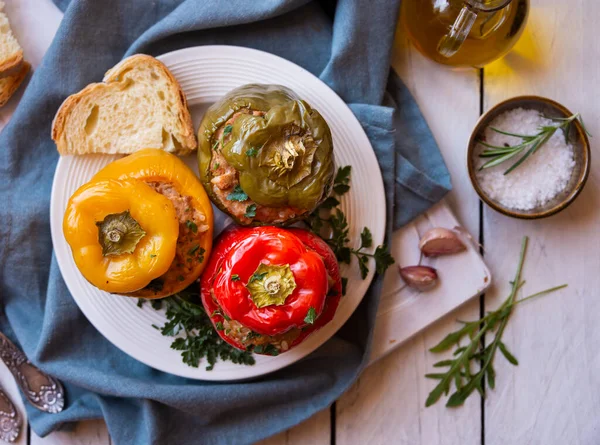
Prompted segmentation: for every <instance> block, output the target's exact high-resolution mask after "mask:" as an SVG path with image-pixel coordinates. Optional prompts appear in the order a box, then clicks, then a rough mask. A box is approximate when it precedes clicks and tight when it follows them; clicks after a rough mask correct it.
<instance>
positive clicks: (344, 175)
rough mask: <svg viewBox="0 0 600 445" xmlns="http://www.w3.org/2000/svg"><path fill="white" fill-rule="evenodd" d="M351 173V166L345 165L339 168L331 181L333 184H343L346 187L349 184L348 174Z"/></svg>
mask: <svg viewBox="0 0 600 445" xmlns="http://www.w3.org/2000/svg"><path fill="white" fill-rule="evenodd" d="M351 173H352V166H351V165H346V166H345V167H340V168H338V170H337V173H336V174H335V178H334V179H333V183H334V184H336V185H337V184H344V185H348V184H349V183H350V174H351Z"/></svg>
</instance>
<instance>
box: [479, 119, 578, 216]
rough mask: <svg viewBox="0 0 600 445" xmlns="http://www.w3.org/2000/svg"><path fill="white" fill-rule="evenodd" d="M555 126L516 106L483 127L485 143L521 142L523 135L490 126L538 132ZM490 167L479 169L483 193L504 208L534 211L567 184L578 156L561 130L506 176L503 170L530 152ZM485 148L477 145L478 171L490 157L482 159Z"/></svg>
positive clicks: (549, 121)
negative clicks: (520, 136) (515, 134)
mask: <svg viewBox="0 0 600 445" xmlns="http://www.w3.org/2000/svg"><path fill="white" fill-rule="evenodd" d="M545 125H553V126H554V125H556V122H553V121H551V120H550V119H547V118H545V117H544V116H542V115H541V114H540V113H539V111H536V110H526V109H523V108H515V109H513V110H509V111H506V112H504V113H502V114H501V115H499V116H498V117H496V118H495V119H494V120H492V121H491V122H490V124H489V126H488V127H487V128H486V129H485V130H484V133H483V137H484V140H485V142H486V143H488V144H490V145H496V146H499V147H503V146H505V144H508V145H510V146H514V145H518V144H521V143H522V140H521V138H518V137H514V136H507V135H504V134H501V133H498V132H496V131H494V130H492V129H491V128H490V127H494V128H497V129H499V130H503V131H507V132H509V133H517V134H523V135H532V136H533V135H536V134H537V133H538V132H539V129H540V127H542V126H545ZM528 148H529V147H527V148H526V149H525V150H524V151H523V153H522V154H519V155H517V156H515V157H514V158H511V159H510V160H508V161H506V162H503V163H501V164H499V165H496V166H494V167H491V168H486V169H485V170H481V171H478V172H477V174H476V177H477V181H478V182H479V185H480V186H481V189H482V190H483V192H484V193H485V194H486V195H487V196H488V197H490V198H491V199H493V200H494V201H497V202H498V203H500V204H501V205H503V206H504V207H509V208H512V209H517V210H531V209H534V208H536V207H539V206H543V205H544V204H546V203H547V202H548V201H550V200H551V199H553V198H554V197H556V196H557V195H558V194H559V193H561V192H562V191H563V190H565V188H566V187H567V184H568V183H569V179H570V178H571V174H572V173H573V169H574V167H575V159H574V157H573V146H572V145H571V144H567V143H566V142H565V137H564V133H563V131H562V130H557V131H556V132H555V133H554V134H553V135H552V137H551V138H550V139H549V140H548V141H547V142H546V143H545V144H544V145H542V146H541V147H540V148H539V149H538V150H537V151H536V152H535V153H534V154H532V155H531V156H529V158H527V160H526V161H525V162H523V163H522V164H521V165H520V166H519V167H518V168H516V169H515V170H513V171H512V172H510V173H509V174H507V175H505V174H504V172H505V171H506V170H507V169H508V168H510V166H512V165H513V164H514V163H515V162H517V161H518V160H519V159H520V158H521V157H522V156H523V155H524V154H525V152H526V151H527V149H528ZM485 149H486V147H485V146H483V145H482V144H477V147H476V148H475V153H474V155H475V167H476V169H477V170H479V168H480V167H481V166H482V165H483V164H485V163H486V162H487V161H489V160H490V158H481V157H479V154H480V153H481V152H483V151H484V150H485Z"/></svg>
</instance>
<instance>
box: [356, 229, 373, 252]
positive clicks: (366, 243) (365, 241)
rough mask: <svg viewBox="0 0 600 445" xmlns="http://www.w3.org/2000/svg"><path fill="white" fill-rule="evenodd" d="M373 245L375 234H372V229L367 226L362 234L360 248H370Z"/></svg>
mask: <svg viewBox="0 0 600 445" xmlns="http://www.w3.org/2000/svg"><path fill="white" fill-rule="evenodd" d="M372 245H373V235H371V231H370V230H369V228H368V227H365V228H364V229H363V231H362V232H361V234H360V247H359V250H360V249H362V248H363V247H364V248H366V249H368V248H369V247H371V246H372Z"/></svg>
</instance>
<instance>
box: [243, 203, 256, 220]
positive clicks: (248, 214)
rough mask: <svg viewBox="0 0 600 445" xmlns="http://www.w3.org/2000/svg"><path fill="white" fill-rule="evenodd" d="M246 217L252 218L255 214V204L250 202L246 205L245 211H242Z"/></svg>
mask: <svg viewBox="0 0 600 445" xmlns="http://www.w3.org/2000/svg"><path fill="white" fill-rule="evenodd" d="M244 216H245V217H246V218H254V217H255V216H256V204H250V205H249V206H248V207H246V213H244Z"/></svg>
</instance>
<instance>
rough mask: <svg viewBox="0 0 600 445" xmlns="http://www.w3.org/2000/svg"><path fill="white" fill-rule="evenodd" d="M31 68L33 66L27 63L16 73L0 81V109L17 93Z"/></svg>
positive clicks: (22, 64)
mask: <svg viewBox="0 0 600 445" xmlns="http://www.w3.org/2000/svg"><path fill="white" fill-rule="evenodd" d="M30 68H31V65H29V64H28V63H27V62H23V63H21V66H20V67H19V70H18V71H17V72H16V73H14V74H12V75H10V76H6V77H3V78H1V79H0V107H3V106H4V105H5V104H6V102H8V100H9V99H10V98H11V96H12V95H13V93H14V92H15V91H17V88H19V85H21V83H22V82H23V80H24V79H25V77H27V73H28V72H29V69H30Z"/></svg>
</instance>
